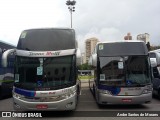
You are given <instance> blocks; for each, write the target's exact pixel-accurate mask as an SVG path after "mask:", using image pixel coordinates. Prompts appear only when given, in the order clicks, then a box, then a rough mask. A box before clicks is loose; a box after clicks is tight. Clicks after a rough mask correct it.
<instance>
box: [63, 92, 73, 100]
mask: <svg viewBox="0 0 160 120" xmlns="http://www.w3.org/2000/svg"><path fill="white" fill-rule="evenodd" d="M75 92H76V91H70V92H69V93H66V94H63V95H61V97H62V98H63V99H66V98H69V97H72V96H73V95H74V94H75Z"/></svg>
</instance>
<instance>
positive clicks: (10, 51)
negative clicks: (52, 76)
mask: <svg viewBox="0 0 160 120" xmlns="http://www.w3.org/2000/svg"><path fill="white" fill-rule="evenodd" d="M13 52H15V49H8V50H6V51H5V52H4V53H3V54H2V66H3V67H7V66H8V62H7V57H8V55H9V54H11V53H13Z"/></svg>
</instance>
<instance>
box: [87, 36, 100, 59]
mask: <svg viewBox="0 0 160 120" xmlns="http://www.w3.org/2000/svg"><path fill="white" fill-rule="evenodd" d="M97 42H99V41H98V39H97V38H95V37H93V38H89V39H87V40H86V43H85V47H86V62H88V61H89V57H90V56H91V54H92V52H93V50H94V48H95V46H96V44H97Z"/></svg>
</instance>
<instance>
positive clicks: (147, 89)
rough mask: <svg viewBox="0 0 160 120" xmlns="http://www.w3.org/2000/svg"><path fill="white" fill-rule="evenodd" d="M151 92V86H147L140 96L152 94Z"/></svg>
mask: <svg viewBox="0 0 160 120" xmlns="http://www.w3.org/2000/svg"><path fill="white" fill-rule="evenodd" d="M152 90H153V88H152V86H151V85H149V86H147V88H146V89H144V90H143V92H142V94H148V93H151V92H152Z"/></svg>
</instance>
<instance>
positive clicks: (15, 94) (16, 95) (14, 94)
mask: <svg viewBox="0 0 160 120" xmlns="http://www.w3.org/2000/svg"><path fill="white" fill-rule="evenodd" d="M13 97H16V98H18V99H20V98H24V95H20V94H17V93H15V92H13Z"/></svg>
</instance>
